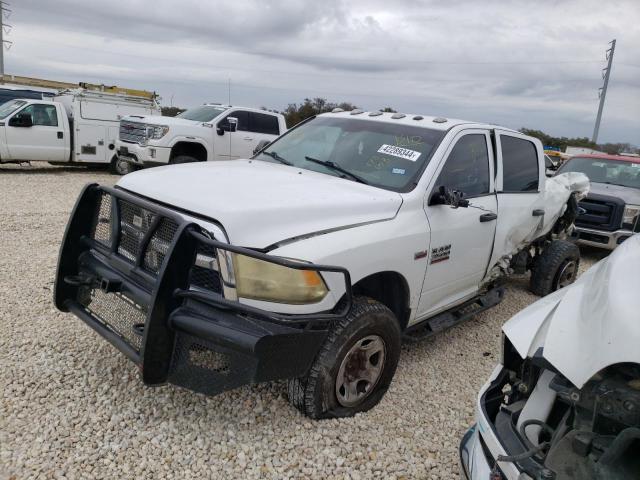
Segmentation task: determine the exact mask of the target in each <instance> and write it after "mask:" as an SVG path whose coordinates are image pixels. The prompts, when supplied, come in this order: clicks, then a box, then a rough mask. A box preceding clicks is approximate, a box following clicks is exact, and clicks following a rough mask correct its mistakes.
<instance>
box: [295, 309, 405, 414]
mask: <svg viewBox="0 0 640 480" xmlns="http://www.w3.org/2000/svg"><path fill="white" fill-rule="evenodd" d="M400 343H401V331H400V325H399V324H398V320H397V319H396V317H395V315H394V314H393V313H392V312H391V310H389V309H388V308H387V307H386V306H384V305H383V304H381V303H380V302H377V301H375V300H372V299H371V298H368V297H356V298H354V302H353V308H352V309H351V312H350V313H349V315H347V317H346V318H344V319H343V320H341V321H339V322H337V323H335V324H334V325H333V326H332V327H331V328H330V330H329V335H328V336H327V339H326V340H325V342H324V344H323V346H322V347H321V349H320V351H319V352H318V355H317V357H316V359H315V360H314V362H313V364H312V366H311V369H310V370H309V372H308V373H307V375H306V376H305V377H303V378H296V379H292V380H289V388H288V393H289V402H290V403H291V404H292V405H293V406H295V407H296V408H297V409H298V410H300V412H302V413H303V414H304V415H306V416H308V417H311V418H314V419H321V418H339V417H351V416H353V415H355V414H356V413H358V412H364V411H367V410H369V409H371V408H373V407H374V406H375V405H377V404H378V402H379V401H380V400H381V399H382V397H383V396H384V394H385V392H386V391H387V389H388V388H389V385H390V384H391V380H392V379H393V375H394V373H395V371H396V367H397V366H398V359H399V357H400ZM376 350H378V353H376ZM347 354H349V355H347ZM371 370H372V371H373V372H374V373H372V372H371ZM365 371H366V372H367V373H366V374H363V372H365ZM362 375H364V376H366V377H367V378H369V379H374V380H373V381H371V382H369V380H362V379H360V378H362ZM339 376H340V378H341V379H342V381H341V382H340V384H338V383H337V382H338V377H339ZM347 382H348V383H347ZM346 385H351V386H354V387H355V388H354V390H349V392H347V391H346V389H345V386H346ZM351 393H354V394H355V395H354V396H351ZM339 395H340V399H339V398H338V396H339ZM347 396H349V397H350V400H349V399H347V398H346V397H347Z"/></svg>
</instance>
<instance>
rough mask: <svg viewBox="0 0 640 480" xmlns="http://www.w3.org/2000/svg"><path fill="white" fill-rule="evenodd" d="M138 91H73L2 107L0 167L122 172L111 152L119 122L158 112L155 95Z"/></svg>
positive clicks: (0, 120)
mask: <svg viewBox="0 0 640 480" xmlns="http://www.w3.org/2000/svg"><path fill="white" fill-rule="evenodd" d="M138 92H139V94H137V95H132V94H127V93H111V92H109V91H107V92H103V91H95V90H91V89H87V88H75V89H71V90H64V91H62V92H60V93H59V94H58V95H55V96H54V97H52V98H51V99H44V100H38V99H28V98H25V99H14V100H10V101H8V102H6V103H4V104H2V105H0V163H21V162H25V161H29V162H33V161H45V162H49V163H52V164H62V163H64V164H104V165H108V166H110V167H111V170H112V171H113V172H114V173H120V174H122V173H126V169H124V170H123V165H119V164H118V158H117V155H116V151H115V142H116V139H117V138H118V128H119V125H120V118H121V117H123V116H125V115H131V114H138V115H147V114H157V113H159V112H160V109H159V107H158V104H157V102H156V96H155V94H152V93H150V92H142V91H136V93H138ZM124 167H128V165H127V164H125V165H124Z"/></svg>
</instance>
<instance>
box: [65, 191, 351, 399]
mask: <svg viewBox="0 0 640 480" xmlns="http://www.w3.org/2000/svg"><path fill="white" fill-rule="evenodd" d="M132 212H133V213H132ZM136 227H137V228H136ZM143 227H144V228H143ZM131 232H134V233H135V232H137V233H136V235H137V236H136V235H133V234H132V233H131ZM136 239H137V240H136ZM132 252H133V253H132ZM203 252H208V253H206V255H209V256H211V255H214V253H213V252H216V254H217V252H233V253H240V254H243V255H249V256H252V257H255V258H260V259H261V260H265V261H269V262H273V263H277V264H280V265H284V266H288V267H290V268H305V269H313V270H316V271H318V272H325V271H327V272H334V273H340V274H342V275H343V276H344V280H345V287H346V292H347V295H346V303H345V306H344V308H343V309H342V310H341V311H340V312H337V313H335V312H333V313H331V312H330V313H321V314H313V315H283V314H277V313H273V312H269V311H266V310H261V309H257V308H255V307H251V306H248V305H244V304H242V303H240V302H239V301H233V300H229V299H227V298H225V297H224V295H223V293H222V292H223V291H224V290H223V288H222V285H221V283H220V282H221V280H220V279H221V278H222V276H221V275H220V276H219V277H215V278H214V273H215V272H213V271H211V270H202V271H201V269H200V270H197V271H196V267H197V265H196V264H197V260H198V258H203V257H202V256H203V255H204V253H203ZM207 258H211V257H207ZM214 260H215V258H214ZM214 260H212V262H213V261H214ZM197 268H200V267H197ZM196 273H197V275H198V276H199V277H198V278H202V275H203V273H204V274H207V275H209V277H207V279H206V280H198V281H197V282H196V280H195V279H196ZM226 285H227V284H226V283H225V286H226ZM54 297H55V304H56V307H57V308H58V309H60V310H62V311H65V312H67V311H68V312H72V313H74V314H75V315H76V316H77V317H79V318H80V319H81V320H82V321H84V322H85V323H86V324H87V325H89V326H90V327H91V328H92V329H94V330H95V331H96V332H98V333H99V334H100V335H102V336H103V337H104V338H105V339H106V340H107V341H109V342H110V343H111V344H113V345H114V346H115V347H117V348H118V349H119V350H120V351H121V352H122V353H124V354H125V355H126V356H127V357H128V358H129V359H130V360H131V361H133V362H134V363H135V364H136V365H137V366H138V367H139V369H140V371H141V377H142V380H143V382H144V383H145V384H147V385H160V384H163V383H172V384H175V385H179V386H182V387H186V388H189V389H191V390H194V391H198V392H202V393H205V394H210V395H214V394H217V393H221V392H223V391H225V390H229V389H232V388H236V387H238V386H240V385H244V384H249V383H258V382H264V381H270V380H277V379H285V378H294V377H298V376H301V375H303V374H304V373H305V372H306V371H307V370H308V369H309V367H310V366H311V363H312V362H313V359H314V358H315V355H316V353H317V352H318V350H319V348H320V347H321V345H322V343H323V341H324V339H325V337H326V335H327V328H328V325H329V323H330V322H331V321H335V320H336V319H339V318H343V317H344V315H346V314H347V313H348V311H349V309H350V308H351V288H350V279H349V274H348V272H347V271H346V270H344V269H342V268H339V267H331V266H322V265H310V264H302V263H300V262H294V261H291V260H287V259H282V258H279V257H274V256H270V255H265V254H261V253H258V252H256V251H253V250H249V249H245V248H241V247H235V246H232V245H229V244H226V243H222V242H218V241H216V240H214V239H212V238H209V237H207V232H205V231H203V230H202V229H201V228H200V227H199V226H198V225H197V224H194V223H191V222H189V221H186V220H184V218H182V217H181V216H180V215H179V214H178V213H176V212H175V211H172V210H169V209H166V208H164V207H161V206H159V205H157V204H154V203H152V202H149V201H147V200H145V199H142V198H140V197H138V196H136V195H132V194H130V193H128V192H125V191H123V190H120V189H117V188H109V187H101V186H98V185H96V184H91V185H87V187H85V189H84V190H83V192H82V194H81V195H80V197H79V199H78V201H77V203H76V206H75V208H74V211H73V213H72V216H71V219H70V221H69V224H68V225H67V230H66V232H65V237H64V241H63V244H62V246H61V250H60V257H59V260H58V269H57V276H56V281H55V293H54Z"/></svg>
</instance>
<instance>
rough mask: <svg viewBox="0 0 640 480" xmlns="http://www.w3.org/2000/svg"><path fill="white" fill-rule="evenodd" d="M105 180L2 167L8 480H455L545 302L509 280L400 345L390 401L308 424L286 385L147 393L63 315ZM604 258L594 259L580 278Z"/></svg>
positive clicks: (0, 415)
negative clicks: (529, 310)
mask: <svg viewBox="0 0 640 480" xmlns="http://www.w3.org/2000/svg"><path fill="white" fill-rule="evenodd" d="M115 180H117V178H116V177H113V176H110V175H108V174H106V173H104V172H101V171H89V170H73V169H67V168H53V167H46V166H37V167H26V168H25V167H18V166H6V165H5V166H0V244H1V245H2V252H1V254H0V255H1V257H0V267H1V268H0V285H1V290H0V294H1V300H2V303H1V307H0V365H1V366H2V368H0V479H2V480H4V479H9V478H10V479H14V478H15V479H23V478H131V477H135V478H169V477H173V478H181V479H188V478H205V477H208V478H372V477H379V478H447V479H449V478H457V477H458V474H459V473H458V472H459V470H458V468H459V467H458V459H457V447H458V441H459V439H460V437H461V435H462V434H463V433H464V431H465V429H466V428H468V426H469V425H470V424H471V423H472V422H473V419H474V402H475V397H476V392H477V390H478V389H479V387H480V386H481V385H482V384H483V383H484V381H485V379H486V377H487V375H488V374H489V372H490V371H491V369H492V367H493V365H494V364H495V362H496V361H497V359H498V358H499V342H500V326H501V325H502V324H503V323H504V322H505V321H506V320H508V319H509V318H510V317H511V316H512V315H513V314H514V313H516V312H517V311H519V310H520V309H522V308H523V307H525V306H526V305H528V304H529V303H531V302H532V301H534V300H535V299H536V297H534V296H533V295H532V294H530V293H528V292H527V290H526V286H527V283H528V279H524V278H521V279H513V280H512V281H510V283H509V284H508V293H507V296H506V299H505V300H504V301H503V302H502V304H500V305H499V306H498V307H497V308H494V309H492V310H490V311H489V312H485V313H484V314H480V315H478V316H477V317H475V318H474V319H472V320H470V321H469V322H467V323H466V324H463V325H461V326H458V327H455V328H453V329H451V330H449V331H447V332H445V333H443V334H441V335H439V336H437V337H436V338H433V339H431V340H428V341H425V342H422V343H420V344H416V345H407V346H405V347H404V348H403V354H402V357H401V360H400V365H399V367H398V371H397V373H396V377H395V380H394V382H393V384H392V386H391V389H390V390H389V392H388V394H387V395H386V397H385V398H384V400H383V401H382V403H381V404H380V405H379V406H378V407H377V408H375V409H374V410H372V411H370V412H368V413H366V414H361V415H359V416H357V417H355V418H350V419H342V420H327V421H321V422H312V421H310V420H308V419H306V418H305V417H303V416H301V415H299V414H298V413H297V412H296V411H295V410H294V409H293V408H292V407H290V406H289V405H288V403H287V399H286V396H285V391H286V388H285V384H284V383H281V382H278V383H273V384H264V385H258V386H252V387H244V388H240V389H238V390H235V391H232V392H227V393H225V394H222V395H219V396H217V397H213V398H209V397H205V396H203V395H199V394H194V393H191V392H189V391H186V390H180V389H178V388H175V387H170V386H167V387H161V388H156V389H150V388H145V387H143V386H142V385H141V383H140V381H139V380H138V376H137V371H136V369H135V368H134V366H133V365H132V364H131V363H129V362H128V361H127V360H126V359H125V357H124V356H123V355H121V354H120V353H118V352H117V351H116V350H115V349H114V348H113V347H111V345H109V344H108V343H107V342H106V341H104V340H102V339H101V338H100V337H99V336H98V335H97V334H95V333H94V332H93V331H92V330H90V329H89V328H88V327H86V326H85V325H84V324H83V323H82V322H81V321H79V320H77V319H76V318H75V317H73V316H72V315H67V314H62V313H60V312H58V311H57V310H56V309H55V308H54V306H53V304H52V282H53V277H54V273H55V266H56V260H57V254H58V246H59V243H60V241H61V239H62V235H63V232H64V228H65V225H66V222H67V219H68V215H69V213H70V211H71V208H72V207H73V203H74V201H75V199H76V196H77V194H78V193H79V191H80V189H81V187H82V186H83V185H84V184H85V183H87V182H93V181H97V182H101V183H114V182H115ZM601 257H602V253H600V252H597V251H586V252H583V263H582V265H583V267H582V268H585V267H588V266H589V265H591V264H593V263H594V262H595V261H596V260H598V259H599V258H601Z"/></svg>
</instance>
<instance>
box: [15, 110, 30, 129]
mask: <svg viewBox="0 0 640 480" xmlns="http://www.w3.org/2000/svg"><path fill="white" fill-rule="evenodd" d="M9 126H10V127H32V126H33V118H32V117H31V114H30V113H26V112H23V113H18V114H17V115H14V116H13V117H11V119H10V120H9Z"/></svg>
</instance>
